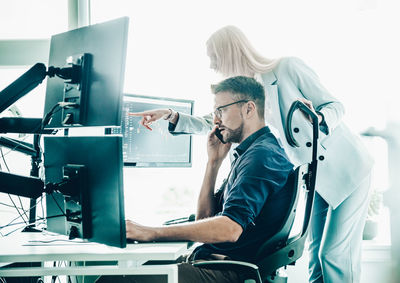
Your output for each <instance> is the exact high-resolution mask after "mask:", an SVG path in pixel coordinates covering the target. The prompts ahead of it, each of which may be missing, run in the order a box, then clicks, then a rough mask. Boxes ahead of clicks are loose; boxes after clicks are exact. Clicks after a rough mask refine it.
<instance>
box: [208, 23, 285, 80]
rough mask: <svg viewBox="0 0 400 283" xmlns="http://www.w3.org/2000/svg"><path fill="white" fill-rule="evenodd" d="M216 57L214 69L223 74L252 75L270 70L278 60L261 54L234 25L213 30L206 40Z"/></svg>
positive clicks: (229, 75)
mask: <svg viewBox="0 0 400 283" xmlns="http://www.w3.org/2000/svg"><path fill="white" fill-rule="evenodd" d="M206 45H207V48H210V50H212V51H213V52H214V53H215V55H216V59H217V66H216V71H217V72H219V73H221V74H222V75H224V76H227V77H232V76H252V77H254V76H255V75H256V74H262V73H266V72H268V71H271V70H272V69H273V68H274V67H275V66H276V64H277V63H278V60H276V59H275V60H274V59H268V58H265V57H263V56H261V55H260V54H259V53H258V52H257V51H256V50H255V49H254V47H253V46H252V45H251V43H250V41H249V40H248V39H247V37H246V36H245V35H244V33H243V32H242V31H241V30H240V29H238V28H237V27H235V26H225V27H223V28H221V29H219V30H217V31H216V32H214V33H213V34H212V35H211V36H210V38H209V39H208V40H207V42H206Z"/></svg>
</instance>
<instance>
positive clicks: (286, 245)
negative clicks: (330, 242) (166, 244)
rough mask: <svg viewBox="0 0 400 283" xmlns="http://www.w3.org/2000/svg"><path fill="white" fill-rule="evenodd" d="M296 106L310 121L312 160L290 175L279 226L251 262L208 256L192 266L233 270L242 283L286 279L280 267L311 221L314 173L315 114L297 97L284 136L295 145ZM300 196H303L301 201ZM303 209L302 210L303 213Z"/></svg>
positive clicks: (300, 245)
mask: <svg viewBox="0 0 400 283" xmlns="http://www.w3.org/2000/svg"><path fill="white" fill-rule="evenodd" d="M297 109H301V110H302V111H303V112H306V113H307V114H308V115H310V117H311V119H312V121H313V122H312V124H313V149H312V161H311V163H307V164H303V165H300V166H299V167H297V168H296V169H295V170H294V172H293V173H292V174H291V175H290V176H289V179H288V182H287V183H286V185H285V189H289V190H293V194H292V199H291V205H290V206H289V208H290V209H289V210H288V211H287V214H286V217H285V218H284V219H285V221H284V222H283V223H282V226H281V227H280V229H279V230H278V232H277V233H276V234H274V235H273V236H272V237H271V238H269V239H267V240H266V241H265V242H264V243H263V244H262V245H261V246H260V248H259V250H258V251H257V254H256V257H255V262H254V263H250V262H242V261H235V260H211V261H204V262H196V263H193V265H194V266H197V267H201V268H211V269H219V270H235V271H236V272H238V273H239V274H241V275H243V277H245V278H244V282H245V283H253V282H254V283H265V282H267V283H272V282H274V283H286V282H287V276H286V274H284V272H282V270H281V269H282V267H286V266H287V265H294V264H295V262H296V260H297V259H299V258H300V257H301V256H302V254H303V250H304V244H305V240H306V237H307V234H308V227H309V225H310V219H311V213H312V207H313V200H314V191H315V180H316V173H317V148H318V147H317V142H318V131H319V126H318V117H317V116H316V115H315V114H314V113H313V112H312V111H311V110H310V109H309V108H308V107H307V106H306V105H305V104H303V103H302V102H300V101H295V102H294V103H293V104H292V106H291V108H290V110H289V113H288V116H287V121H286V132H285V134H286V139H287V141H288V143H289V144H290V145H291V146H298V144H297V142H296V139H295V138H294V136H293V134H292V132H291V131H292V125H291V121H292V116H293V113H294V111H295V110H297ZM294 132H295V133H298V132H299V130H298V128H295V129H294ZM301 200H304V202H302V201H301ZM302 212H304V216H303V215H302ZM261 213H262V212H261ZM296 216H297V217H298V218H296ZM299 219H300V222H301V223H300V224H301V229H300V232H298V233H296V234H294V235H292V234H293V232H294V231H293V230H294V228H295V227H294V226H296V225H294V223H295V224H298V222H297V221H298V220H299Z"/></svg>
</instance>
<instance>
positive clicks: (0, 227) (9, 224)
mask: <svg viewBox="0 0 400 283" xmlns="http://www.w3.org/2000/svg"><path fill="white" fill-rule="evenodd" d="M42 198H43V196H41V197H40V199H42ZM39 201H40V200H39ZM39 201H37V202H36V204H35V205H34V206H32V207H30V208H29V209H27V210H26V211H25V212H27V211H30V210H31V209H33V208H34V207H36V206H37V205H38V204H39ZM18 218H20V216H17V217H16V218H14V219H13V220H11V222H9V223H8V224H7V225H5V226H0V230H1V229H3V228H5V227H8V226H12V225H13V224H12V223H13V222H14V221H15V220H17V219H18Z"/></svg>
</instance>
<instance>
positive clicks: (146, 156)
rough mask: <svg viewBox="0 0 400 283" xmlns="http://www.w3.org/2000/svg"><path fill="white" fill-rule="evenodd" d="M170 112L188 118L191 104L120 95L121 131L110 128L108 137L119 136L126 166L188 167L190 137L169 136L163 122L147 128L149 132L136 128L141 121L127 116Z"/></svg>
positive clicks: (168, 99)
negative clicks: (121, 101) (136, 113)
mask: <svg viewBox="0 0 400 283" xmlns="http://www.w3.org/2000/svg"><path fill="white" fill-rule="evenodd" d="M166 108H171V109H173V110H174V111H177V112H180V113H186V114H192V108H193V101H191V100H181V99H170V98H161V97H149V96H139V95H133V94H124V104H123V109H122V115H123V117H122V121H121V128H112V129H111V134H121V133H122V135H123V158H124V164H125V165H126V166H136V167H189V166H191V146H192V137H191V135H178V136H173V135H171V134H170V133H169V131H168V121H165V120H163V119H161V120H158V121H157V122H154V123H153V124H152V125H151V128H152V129H153V130H152V131H149V130H148V129H146V128H145V127H143V126H142V125H140V124H139V121H140V120H141V117H135V116H129V115H128V113H129V112H143V111H147V110H152V109H166Z"/></svg>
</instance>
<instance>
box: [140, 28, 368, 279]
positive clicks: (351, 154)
mask: <svg viewBox="0 0 400 283" xmlns="http://www.w3.org/2000/svg"><path fill="white" fill-rule="evenodd" d="M207 54H208V56H209V57H210V68H212V69H214V70H215V71H216V72H219V73H221V74H222V75H224V76H226V77H231V76H238V75H244V76H249V77H254V78H255V79H257V80H258V81H259V82H261V83H262V84H263V85H264V87H265V90H266V94H267V100H268V103H266V108H267V111H265V112H266V117H265V120H266V121H268V122H269V124H270V125H271V126H273V128H275V129H276V130H277V132H278V133H277V135H279V136H280V137H281V141H282V145H283V147H284V149H285V151H286V152H287V154H288V156H289V157H290V159H291V161H292V163H294V164H295V165H296V166H297V165H300V164H303V163H307V162H310V157H311V147H310V143H308V141H309V140H311V139H310V136H311V126H310V122H309V121H308V120H307V119H304V117H303V116H302V115H297V116H296V115H295V116H294V118H293V122H292V124H293V125H295V126H296V127H298V128H299V129H300V131H299V132H298V133H297V134H296V139H297V141H298V142H299V144H300V147H297V148H294V147H291V146H289V144H288V143H287V141H286V139H285V138H284V137H285V135H284V132H285V131H284V130H285V121H286V115H287V113H288V111H289V108H290V106H291V104H292V103H293V102H294V101H296V100H302V101H303V102H305V103H306V104H307V106H308V107H309V108H310V109H311V110H313V111H315V112H316V113H317V114H318V118H319V125H320V130H321V135H320V137H321V138H320V145H319V148H318V154H319V161H320V162H319V165H318V166H319V167H318V175H317V184H316V192H317V193H316V196H315V202H314V209H313V216H312V221H311V227H310V234H309V239H310V245H309V255H310V262H309V281H310V282H325V283H326V282H359V281H360V272H361V266H360V265H361V264H360V258H361V242H362V231H363V227H364V219H365V216H366V212H367V206H368V191H369V183H370V172H371V169H372V164H373V161H372V159H371V157H370V156H369V154H368V153H367V151H366V149H365V148H364V146H363V144H362V142H361V140H360V139H359V137H357V136H356V135H354V134H353V133H351V132H350V131H349V129H348V128H347V127H346V126H345V125H344V124H343V122H342V121H341V120H342V117H343V115H344V108H343V105H342V104H341V103H340V102H339V101H338V100H337V99H335V98H334V97H333V96H332V95H331V94H330V93H329V92H328V91H327V90H326V89H325V88H324V87H323V86H322V85H321V83H320V81H319V79H318V77H317V75H316V74H315V73H314V72H313V71H312V70H311V69H310V68H309V67H308V66H307V65H305V64H304V63H303V61H301V60H300V59H298V58H294V57H289V58H281V59H277V60H272V59H267V58H265V57H263V56H261V55H260V54H259V53H258V52H257V51H256V50H255V49H254V48H253V47H252V45H251V44H250V42H249V41H248V39H247V38H246V37H245V35H244V34H243V33H242V32H241V31H240V30H239V29H238V28H236V27H234V26H226V27H224V28H221V29H220V30H218V31H216V32H215V33H214V34H213V35H212V36H211V37H210V38H209V40H208V41H207ZM314 108H315V109H314ZM135 115H140V116H142V117H143V118H142V121H141V123H142V125H143V126H145V127H147V128H150V127H149V125H150V124H151V123H152V122H154V121H156V120H158V119H160V118H164V119H166V120H169V121H170V127H169V129H170V131H171V133H172V134H182V133H195V134H199V133H206V132H207V131H209V130H210V129H211V126H212V116H211V115H207V116H204V117H193V116H189V115H185V114H182V113H177V112H174V111H173V110H172V109H159V110H153V111H146V112H142V113H136V114H135ZM222 135H223V132H222Z"/></svg>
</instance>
